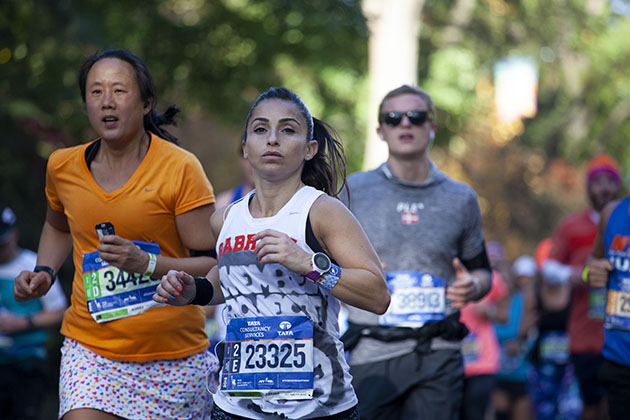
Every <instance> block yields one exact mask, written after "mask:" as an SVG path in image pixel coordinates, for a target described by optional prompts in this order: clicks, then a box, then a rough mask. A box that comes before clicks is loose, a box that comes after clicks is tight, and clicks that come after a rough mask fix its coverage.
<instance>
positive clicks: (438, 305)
mask: <svg viewBox="0 0 630 420" xmlns="http://www.w3.org/2000/svg"><path fill="white" fill-rule="evenodd" d="M445 284H446V283H445V281H444V280H442V279H440V278H437V277H434V276H432V275H430V274H427V273H417V272H414V271H394V272H388V273H387V286H388V288H389V291H390V294H391V303H390V305H389V308H388V309H387V312H386V313H385V314H383V315H381V316H380V317H379V324H380V325H388V326H400V327H421V326H422V325H424V324H426V323H427V322H432V321H441V320H443V319H444V318H445V315H444V311H445V307H446V287H445Z"/></svg>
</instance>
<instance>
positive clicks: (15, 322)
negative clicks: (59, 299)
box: [0, 308, 66, 334]
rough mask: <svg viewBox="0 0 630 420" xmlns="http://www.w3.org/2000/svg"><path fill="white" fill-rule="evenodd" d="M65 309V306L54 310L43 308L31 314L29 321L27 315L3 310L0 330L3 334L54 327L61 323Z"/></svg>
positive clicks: (0, 315)
mask: <svg viewBox="0 0 630 420" xmlns="http://www.w3.org/2000/svg"><path fill="white" fill-rule="evenodd" d="M65 311H66V308H60V309H54V310H46V309H44V310H41V311H39V312H37V313H35V314H33V315H31V317H30V322H29V319H28V318H29V317H27V316H21V315H17V314H14V313H12V312H5V313H2V314H0V332H1V333H3V334H13V333H17V332H20V331H28V330H30V329H40V328H49V327H54V326H56V325H59V324H60V323H61V320H62V319H63V314H64V312H65ZM31 323H32V325H31Z"/></svg>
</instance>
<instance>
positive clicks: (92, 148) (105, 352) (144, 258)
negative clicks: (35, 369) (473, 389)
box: [14, 50, 217, 420]
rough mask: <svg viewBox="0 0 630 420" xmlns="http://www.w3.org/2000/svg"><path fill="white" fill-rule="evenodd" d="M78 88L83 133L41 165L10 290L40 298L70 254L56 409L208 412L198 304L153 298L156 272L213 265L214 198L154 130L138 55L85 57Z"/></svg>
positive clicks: (108, 413) (150, 91)
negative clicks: (32, 222) (44, 206)
mask: <svg viewBox="0 0 630 420" xmlns="http://www.w3.org/2000/svg"><path fill="white" fill-rule="evenodd" d="M79 87H80V89H81V95H82V98H83V101H84V102H85V105H86V109H87V115H88V118H89V121H90V124H91V125H92V127H93V128H94V130H95V131H96V132H97V134H98V135H99V138H98V139H97V140H94V141H92V142H89V143H88V144H83V145H79V146H75V147H70V148H67V149H61V150H57V151H55V152H54V153H53V154H52V155H51V156H50V159H49V161H48V169H47V178H46V197H47V199H48V210H47V214H46V222H45V223H44V227H43V230H42V235H41V239H40V243H39V250H38V258H37V266H36V267H35V268H34V269H33V271H23V272H22V273H20V275H19V276H18V277H17V278H16V282H15V286H14V294H15V297H16V299H18V300H28V299H34V298H38V297H41V296H42V295H43V294H45V293H46V292H47V291H48V289H49V288H50V285H51V284H52V281H53V279H54V274H55V272H56V271H57V270H58V268H59V267H60V266H61V264H62V263H63V261H64V260H65V258H66V257H67V255H68V254H69V253H70V251H71V250H72V253H73V262H74V266H75V275H74V281H73V286H72V305H71V307H70V308H69V309H68V311H67V312H66V314H65V316H64V321H63V324H62V328H61V332H62V334H63V335H64V336H65V337H66V338H65V340H64V344H63V348H62V360H61V373H60V390H59V398H60V412H59V415H60V416H63V418H64V419H66V420H73V419H85V418H90V419H97V420H98V419H119V418H126V419H147V418H151V419H171V418H194V419H202V418H208V417H209V415H210V406H211V403H212V400H211V398H209V397H208V395H207V393H206V388H207V387H206V376H207V374H208V373H209V372H210V371H212V370H213V369H215V370H216V368H217V362H216V361H215V358H214V356H213V355H212V354H211V353H210V352H209V351H208V338H207V336H206V334H205V332H204V314H203V311H202V310H201V309H200V308H198V307H192V306H189V307H185V308H174V307H166V306H164V305H159V304H156V302H154V301H153V300H152V298H151V297H152V295H153V293H154V292H155V288H156V287H157V284H158V283H159V279H160V278H161V277H162V276H163V275H164V274H166V273H167V272H168V270H171V269H175V270H186V271H187V272H191V273H195V274H197V275H205V274H206V273H208V271H209V270H210V268H212V267H213V266H214V265H215V264H216V259H215V258H214V257H213V256H212V253H211V250H212V249H213V248H214V238H213V236H212V233H211V231H210V216H211V214H212V213H213V211H214V195H213V192H212V186H211V185H210V182H209V181H208V179H207V177H206V176H205V173H204V171H203V169H202V167H201V164H200V163H199V161H198V160H197V158H196V157H195V156H194V155H192V154H191V153H189V152H187V151H185V150H183V149H181V148H180V147H178V146H177V145H176V144H175V143H176V142H177V139H176V138H175V137H173V136H172V135H171V134H170V133H168V132H167V131H165V130H163V129H161V128H160V126H161V125H163V124H173V123H174V116H175V114H176V113H177V112H179V110H178V109H177V108H176V107H174V106H171V107H169V108H168V110H167V111H166V113H165V114H164V115H161V116H159V115H158V114H157V113H156V111H155V110H154V107H155V102H156V97H155V94H154V88H153V82H152V79H151V75H150V73H149V70H148V68H147V67H146V65H145V64H144V63H143V62H142V60H140V59H139V58H138V57H136V56H135V55H133V54H132V53H130V52H128V51H124V50H107V51H103V52H100V53H98V54H96V55H94V56H91V57H89V58H88V59H87V60H86V61H85V62H84V63H83V66H82V67H81V70H80V74H79Z"/></svg>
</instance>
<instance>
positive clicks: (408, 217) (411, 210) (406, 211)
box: [396, 201, 424, 225]
mask: <svg viewBox="0 0 630 420" xmlns="http://www.w3.org/2000/svg"><path fill="white" fill-rule="evenodd" d="M422 209H424V204H423V203H405V202H402V201H401V202H398V204H397V205H396V211H397V212H398V213H400V219H401V222H402V224H403V225H417V224H418V220H419V219H420V216H419V211H420V210H422Z"/></svg>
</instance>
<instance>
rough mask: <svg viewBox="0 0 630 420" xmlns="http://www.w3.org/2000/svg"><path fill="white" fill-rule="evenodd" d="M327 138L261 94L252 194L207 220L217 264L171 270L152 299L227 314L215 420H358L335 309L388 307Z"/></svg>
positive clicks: (293, 105) (295, 111) (247, 140)
mask: <svg viewBox="0 0 630 420" xmlns="http://www.w3.org/2000/svg"><path fill="white" fill-rule="evenodd" d="M331 133H334V131H333V130H332V129H331V128H330V127H329V126H328V125H327V124H325V123H323V122H322V121H319V120H317V119H315V118H313V117H312V116H311V114H310V112H309V111H308V109H307V108H306V106H305V105H304V103H303V102H302V101H301V100H300V98H299V97H298V96H297V95H296V94H295V93H293V92H291V91H289V90H288V89H285V88H272V89H270V90H268V91H267V92H265V93H263V94H262V95H261V96H260V97H259V98H258V99H257V100H256V102H255V103H254V105H253V106H252V108H251V110H250V111H249V114H248V116H247V122H246V129H245V133H244V135H243V138H242V147H243V155H244V157H245V158H246V159H248V160H249V162H250V164H251V167H252V173H253V178H254V185H255V190H253V191H252V192H250V193H249V194H247V195H246V196H245V197H243V198H242V199H241V200H239V201H237V202H236V203H234V204H232V205H230V206H227V207H225V208H222V209H219V210H217V212H216V213H215V214H214V215H213V216H212V220H211V226H212V230H213V233H214V234H215V237H216V238H217V255H218V260H219V263H218V265H217V266H215V267H213V268H212V270H211V271H210V272H209V273H208V274H207V276H206V277H197V278H193V277H191V276H190V275H188V274H186V273H184V272H176V271H171V272H169V274H168V275H167V276H165V277H164V278H163V279H162V282H161V285H160V286H159V287H158V291H157V293H156V295H155V296H154V299H155V300H156V301H158V302H163V303H168V304H171V305H178V306H181V305H187V304H197V305H206V304H209V305H216V304H219V303H223V302H225V303H226V310H225V316H226V321H227V322H228V327H227V335H226V340H225V341H226V343H225V352H224V357H223V365H222V369H221V375H220V379H219V386H218V391H217V393H216V394H215V395H214V402H215V408H214V410H213V414H212V418H213V419H215V418H217V419H241V418H255V419H278V418H289V419H333V420H346V419H348V420H350V419H358V411H357V409H356V406H357V403H358V402H357V398H356V395H355V393H354V390H353V389H352V385H351V376H350V375H349V368H348V365H347V363H346V361H345V358H344V351H343V344H342V343H341V342H340V340H339V339H338V336H339V330H338V320H337V318H338V314H339V307H340V302H344V303H347V304H349V305H353V306H356V307H358V308H361V309H365V310H368V311H372V312H374V313H377V314H382V313H384V312H385V311H386V310H387V307H388V306H389V300H390V296H389V292H388V290H387V286H386V283H385V276H384V273H383V270H382V268H381V263H380V261H379V259H378V256H377V255H376V253H375V251H374V249H373V247H372V245H371V244H370V242H369V240H368V239H367V236H366V235H365V233H364V231H363V229H362V228H361V226H360V225H359V223H358V222H357V220H356V219H355V218H354V216H352V214H351V213H350V212H349V211H348V210H347V209H346V207H345V206H344V205H343V204H342V203H341V202H340V201H339V200H338V199H337V197H338V194H339V191H341V189H342V187H343V185H344V184H345V156H344V154H343V146H342V145H341V143H340V141H339V140H337V139H336V138H335V136H334V135H333V134H331ZM338 176H341V178H342V182H341V183H340V184H341V185H340V186H338V182H337V177H338Z"/></svg>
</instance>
